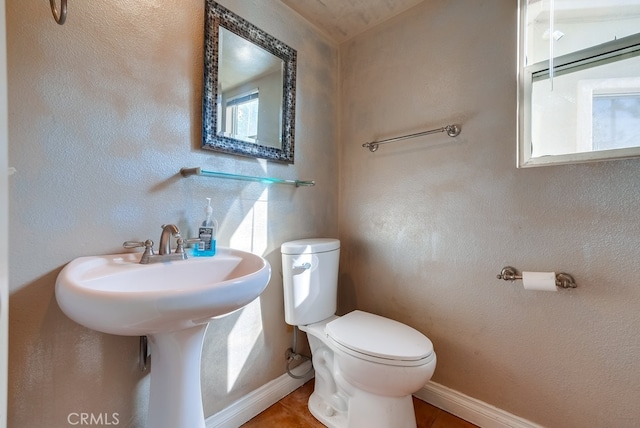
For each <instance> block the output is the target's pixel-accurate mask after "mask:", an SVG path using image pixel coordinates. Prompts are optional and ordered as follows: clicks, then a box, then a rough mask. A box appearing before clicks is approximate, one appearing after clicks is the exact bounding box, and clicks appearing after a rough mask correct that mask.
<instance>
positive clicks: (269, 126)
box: [202, 0, 296, 163]
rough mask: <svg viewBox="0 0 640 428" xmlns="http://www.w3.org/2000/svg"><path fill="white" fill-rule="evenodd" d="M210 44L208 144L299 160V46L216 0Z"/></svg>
mask: <svg viewBox="0 0 640 428" xmlns="http://www.w3.org/2000/svg"><path fill="white" fill-rule="evenodd" d="M204 44H205V52H204V85H203V86H204V88H203V91H204V94H203V103H202V104H203V106H202V148H203V149H207V150H215V151H219V152H224V153H230V154H236V155H242V156H250V157H257V158H263V159H271V160H276V161H280V162H286V163H293V160H294V123H295V98H296V87H295V85H296V51H295V50H294V49H292V48H291V47H289V46H287V45H286V44H284V43H282V42H281V41H279V40H277V39H276V38H274V37H272V36H271V35H269V34H267V33H265V32H264V31H262V30H260V29H259V28H258V27H256V26H255V25H253V24H251V23H250V22H248V21H246V20H245V19H243V18H241V17H240V16H238V15H236V14H235V13H233V12H231V11H230V10H228V9H226V8H224V7H223V6H221V5H219V4H218V3H216V2H215V1H213V0H207V2H206V6H205V41H204Z"/></svg>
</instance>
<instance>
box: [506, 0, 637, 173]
mask: <svg viewBox="0 0 640 428" xmlns="http://www.w3.org/2000/svg"><path fill="white" fill-rule="evenodd" d="M518 8H519V10H518V55H517V56H518V90H517V96H518V104H517V121H518V122H517V138H518V144H517V153H516V167H518V168H526V167H534V166H544V165H557V164H567V163H581V162H591V161H596V160H603V159H604V160H609V159H622V158H629V157H636V156H640V147H633V148H623V149H612V150H600V151H594V152H582V153H571V154H562V155H549V156H539V157H532V156H531V122H532V118H531V110H532V109H531V101H532V87H533V85H532V84H533V82H534V80H537V79H541V78H545V77H548V75H549V62H550V61H549V60H544V61H540V62H537V63H534V64H530V65H529V64H527V63H526V59H527V58H526V12H527V0H520V1H519V3H518ZM634 56H640V32H638V33H636V34H633V35H631V36H627V37H623V38H620V39H617V40H613V41H610V42H606V43H603V44H600V45H596V46H593V47H590V48H586V49H582V50H579V51H575V52H572V53H569V54H566V55H562V56H558V57H554V58H553V69H554V75H555V76H558V75H562V74H566V73H571V72H574V71H577V70H580V69H584V68H587V67H589V68H591V67H594V66H597V65H601V64H604V63H610V62H615V61H618V60H620V59H625V58H630V57H634ZM576 138H578V137H577V136H576ZM639 145H640V143H639Z"/></svg>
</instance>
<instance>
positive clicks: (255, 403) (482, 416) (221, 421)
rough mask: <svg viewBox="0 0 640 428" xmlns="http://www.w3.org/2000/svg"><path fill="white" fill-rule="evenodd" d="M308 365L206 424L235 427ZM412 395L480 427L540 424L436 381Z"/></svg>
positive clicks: (291, 386) (294, 384) (291, 387)
mask: <svg viewBox="0 0 640 428" xmlns="http://www.w3.org/2000/svg"><path fill="white" fill-rule="evenodd" d="M310 369H311V362H310V361H305V362H304V363H302V364H300V366H298V367H297V368H296V369H295V372H296V373H307V372H309V373H308V374H307V375H306V376H305V377H304V378H303V379H294V378H292V377H290V376H289V375H287V374H283V375H282V376H280V377H279V378H277V379H274V380H272V381H271V382H269V383H267V384H265V385H263V386H261V387H260V388H258V389H256V390H254V391H252V392H250V393H249V394H247V395H245V396H244V397H242V398H241V399H239V400H238V401H236V402H234V403H232V404H231V405H229V406H228V407H226V408H224V409H222V410H221V411H219V412H218V413H216V414H214V415H212V416H210V417H209V418H207V420H206V421H205V426H206V428H238V427H239V426H240V425H242V424H244V423H245V422H247V421H249V420H250V419H251V418H253V417H254V416H257V415H258V414H260V413H261V412H263V411H264V410H265V409H267V408H268V407H270V406H272V405H273V404H275V403H277V402H278V401H279V400H280V399H282V398H283V397H285V396H287V395H288V394H290V393H291V392H292V391H295V390H296V389H297V388H299V387H301V386H302V385H304V384H305V383H306V382H307V381H309V380H311V379H312V378H313V376H314V372H313V371H312V370H310ZM413 395H414V396H415V397H416V398H419V399H421V400H422V401H426V402H427V403H429V404H431V405H433V406H436V407H438V408H440V409H442V410H444V411H446V412H449V413H451V414H452V415H455V416H457V417H459V418H462V419H464V420H466V421H469V422H471V423H472V424H475V425H478V426H479V427H482V428H543V427H542V426H541V425H538V424H535V423H533V422H530V421H528V420H526V419H523V418H520V417H518V416H515V415H512V414H511V413H508V412H505V411H504V410H501V409H498V408H497V407H494V406H492V405H490V404H487V403H485V402H483V401H480V400H477V399H475V398H472V397H469V396H468V395H465V394H463V393H461V392H458V391H455V390H453V389H450V388H447V387H446V386H442V385H440V384H438V383H435V382H429V383H428V384H427V385H426V386H425V387H423V388H422V389H421V390H419V391H418V392H416V393H415V394H413Z"/></svg>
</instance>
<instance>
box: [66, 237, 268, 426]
mask: <svg viewBox="0 0 640 428" xmlns="http://www.w3.org/2000/svg"><path fill="white" fill-rule="evenodd" d="M140 257H141V254H140V253H135V254H134V253H128V254H115V255H108V256H94V257H80V258H78V259H75V260H73V261H72V262H71V263H69V264H68V265H67V266H65V268H64V269H63V270H62V271H61V272H60V274H59V275H58V279H57V281H56V299H57V301H58V305H60V308H61V309H62V311H63V312H64V313H65V314H66V315H67V316H68V317H69V318H71V319H72V320H74V321H76V322H77V323H79V324H82V325H84V326H86V327H89V328H91V329H94V330H97V331H102V332H105V333H111V334H118V335H124V336H148V339H149V344H150V349H151V355H152V373H151V393H150V399H149V400H150V401H149V421H148V426H149V428H204V426H205V424H204V413H203V409H202V395H201V394H202V393H201V389H200V358H201V354H202V342H203V339H204V334H205V331H206V329H207V326H208V323H209V321H210V320H211V319H212V318H214V317H217V316H221V315H224V314H228V313H230V312H233V311H235V310H236V309H239V308H241V307H243V306H245V305H246V304H248V303H250V302H251V301H253V300H254V299H256V298H257V297H258V296H259V295H260V294H261V293H262V292H263V291H264V289H265V288H266V286H267V283H268V282H269V279H270V277H271V267H270V266H269V263H268V262H267V261H266V260H265V259H263V258H262V257H260V256H257V255H255V254H251V253H247V252H244V251H239V250H233V249H229V248H218V252H217V254H216V255H215V256H214V257H202V258H190V259H188V260H181V261H170V262H164V263H152V264H146V265H142V264H139V263H138V262H139V261H140Z"/></svg>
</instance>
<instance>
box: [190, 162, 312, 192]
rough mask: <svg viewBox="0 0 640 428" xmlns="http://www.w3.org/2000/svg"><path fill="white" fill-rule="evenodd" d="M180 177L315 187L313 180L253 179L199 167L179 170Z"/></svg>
mask: <svg viewBox="0 0 640 428" xmlns="http://www.w3.org/2000/svg"><path fill="white" fill-rule="evenodd" d="M180 175H182V176H183V177H190V176H192V175H199V176H202V177H214V178H224V179H228V180H241V181H255V182H258V183H263V184H290V185H292V186H296V187H302V186H315V185H316V182H315V181H314V180H309V181H305V180H283V179H281V178H271V177H254V176H251V175H238V174H229V173H226V172H215V171H205V170H203V169H202V168H200V167H194V168H180Z"/></svg>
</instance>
